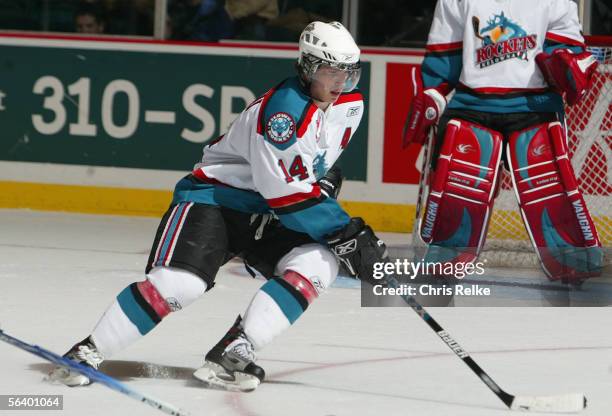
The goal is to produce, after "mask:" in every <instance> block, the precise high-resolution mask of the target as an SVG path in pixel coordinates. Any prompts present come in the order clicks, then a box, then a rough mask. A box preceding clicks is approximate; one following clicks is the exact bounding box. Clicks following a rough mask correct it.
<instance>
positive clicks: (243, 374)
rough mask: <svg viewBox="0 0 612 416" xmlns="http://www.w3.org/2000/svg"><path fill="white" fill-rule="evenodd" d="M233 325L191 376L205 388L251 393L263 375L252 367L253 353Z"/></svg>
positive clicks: (259, 370)
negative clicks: (203, 384) (205, 386)
mask: <svg viewBox="0 0 612 416" xmlns="http://www.w3.org/2000/svg"><path fill="white" fill-rule="evenodd" d="M241 320H242V318H241V317H240V316H238V319H236V322H235V323H234V325H233V326H232V327H231V328H230V330H229V331H228V332H227V334H225V336H224V337H223V338H222V339H221V341H219V343H217V345H215V346H214V347H213V348H212V349H211V350H210V351H209V352H208V353H207V354H206V357H205V362H204V365H203V366H202V367H201V368H200V369H198V370H197V371H196V372H195V373H193V375H194V377H195V378H197V379H198V380H201V381H202V382H204V383H205V384H206V385H207V386H208V387H213V388H219V389H225V390H230V391H244V392H248V391H253V390H255V389H256V388H257V386H259V384H260V383H261V382H262V381H263V379H264V376H265V372H264V370H263V368H261V367H259V366H258V365H256V364H255V352H254V351H253V346H252V344H251V342H250V341H249V339H248V338H247V337H246V335H245V334H244V332H243V331H242V328H241V326H240V322H241Z"/></svg>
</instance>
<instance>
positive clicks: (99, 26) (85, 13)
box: [74, 2, 106, 34]
mask: <svg viewBox="0 0 612 416" xmlns="http://www.w3.org/2000/svg"><path fill="white" fill-rule="evenodd" d="M105 25H106V17H105V13H104V10H103V8H102V7H101V6H100V5H98V4H96V3H89V2H83V3H81V4H80V5H79V7H78V8H77V10H76V12H75V13H74V26H75V30H76V32H78V33H89V34H101V33H104V30H105Z"/></svg>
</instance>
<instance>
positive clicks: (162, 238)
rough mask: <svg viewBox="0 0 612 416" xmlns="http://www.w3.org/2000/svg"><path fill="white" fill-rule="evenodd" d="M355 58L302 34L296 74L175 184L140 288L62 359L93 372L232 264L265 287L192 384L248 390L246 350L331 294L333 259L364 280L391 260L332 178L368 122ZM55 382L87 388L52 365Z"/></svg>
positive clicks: (317, 35)
mask: <svg viewBox="0 0 612 416" xmlns="http://www.w3.org/2000/svg"><path fill="white" fill-rule="evenodd" d="M359 55H360V51H359V48H358V47H357V45H356V44H355V42H354V40H353V38H352V37H351V35H350V33H349V32H348V31H347V30H346V29H345V28H344V27H343V26H342V25H341V24H340V23H338V22H332V23H321V22H313V23H311V24H309V25H308V26H307V27H306V28H305V30H304V31H303V33H302V34H301V36H300V40H299V59H298V61H297V64H296V69H297V76H295V77H292V78H289V79H286V80H284V81H282V82H281V83H280V84H278V85H277V86H275V87H274V88H272V89H270V90H269V91H268V92H267V93H266V94H264V95H263V96H262V97H260V98H258V99H257V100H255V101H254V102H253V103H251V104H250V105H249V106H248V107H247V108H246V109H245V110H244V111H243V112H242V113H241V114H240V115H239V116H238V118H237V119H236V120H235V121H234V122H233V124H232V125H231V127H230V128H229V131H228V132H227V133H226V134H225V135H223V136H221V137H220V138H218V139H217V140H216V141H214V142H213V143H211V144H209V145H207V146H206V147H205V149H204V156H203V158H202V160H201V162H200V163H198V164H197V165H195V168H194V169H193V171H192V173H191V174H190V175H188V176H187V177H185V178H184V179H182V180H181V181H179V182H178V184H177V185H176V188H175V191H174V199H173V201H172V204H171V206H170V208H169V209H168V211H167V212H166V214H165V215H164V217H163V218H162V220H161V223H160V225H159V228H158V230H157V235H156V237H155V241H154V243H153V247H152V249H151V253H150V257H149V261H148V263H147V267H146V279H145V280H144V281H141V282H136V283H133V284H131V285H129V286H128V287H127V288H125V289H124V290H123V291H121V293H119V295H118V296H117V298H116V299H115V301H114V302H113V303H112V304H111V306H110V307H109V308H108V309H107V311H106V312H105V313H104V315H103V316H102V318H101V319H100V321H99V322H98V323H97V325H96V326H95V328H94V329H93V331H92V333H91V335H90V336H88V337H87V338H86V339H85V340H83V341H82V342H80V343H78V344H76V345H75V346H74V347H73V348H72V349H71V350H70V351H69V352H68V353H67V356H68V357H70V358H71V359H73V360H76V361H79V362H82V363H84V364H86V365H89V366H92V367H96V368H97V367H98V365H99V364H100V363H101V362H102V360H103V359H104V358H108V357H110V356H112V355H113V354H114V353H116V352H118V351H120V350H122V349H124V348H125V347H127V346H128V345H129V344H131V343H132V342H134V341H136V340H137V339H139V338H140V337H142V336H143V335H145V334H146V333H148V332H149V331H151V330H152V329H153V328H154V327H155V326H156V325H157V324H158V323H159V322H160V321H161V320H162V319H163V318H164V317H165V316H167V315H168V314H169V313H171V312H175V311H178V310H180V309H182V308H185V307H187V306H188V305H189V304H191V303H192V302H193V301H195V300H196V299H197V298H199V297H200V296H201V295H203V294H204V292H206V291H208V290H210V289H212V287H213V286H214V282H215V276H216V274H217V271H218V269H219V267H220V266H221V265H223V264H224V263H225V262H227V261H228V260H229V259H231V258H232V257H235V256H239V257H241V258H243V259H244V261H245V263H246V264H247V265H248V267H249V268H254V269H256V270H258V271H260V272H261V273H262V274H263V275H264V276H265V277H266V278H268V279H269V280H268V281H267V282H266V283H265V284H264V285H263V286H262V287H261V289H260V290H259V291H258V292H257V293H256V294H255V295H254V297H253V299H252V300H251V303H250V304H249V305H248V307H247V309H246V312H245V313H244V317H241V316H239V317H238V319H237V320H236V322H235V323H234V325H233V326H232V327H231V328H230V330H229V331H228V332H227V334H226V335H225V336H224V337H223V339H222V340H221V341H220V342H219V343H218V344H217V345H216V346H215V347H213V348H212V349H211V350H210V351H209V352H208V353H207V354H206V356H205V364H204V366H203V367H202V368H200V369H199V370H197V371H196V372H195V373H194V375H195V377H196V378H199V379H201V380H203V381H204V382H205V383H207V384H209V385H213V386H219V387H225V388H229V389H239V390H245V391H246V390H252V389H255V388H256V387H257V386H258V385H259V383H260V382H261V381H262V380H263V379H264V370H263V369H262V368H261V367H259V366H258V365H257V364H255V353H254V351H256V350H259V349H261V348H263V347H264V346H265V345H266V344H268V343H269V342H270V341H271V340H272V339H273V338H274V337H276V336H277V335H279V334H280V333H281V332H283V331H284V330H286V329H287V328H288V327H289V326H290V325H291V324H292V323H293V322H295V320H296V319H298V318H299V317H300V315H302V313H303V312H304V311H305V310H306V308H307V307H308V305H309V304H311V303H312V302H313V301H314V300H315V299H316V298H317V297H318V296H319V294H320V293H322V292H323V291H324V290H325V289H327V288H328V287H329V286H330V284H331V283H332V282H333V280H334V279H335V277H336V275H337V272H338V262H337V261H338V259H339V260H341V261H342V262H343V263H344V264H345V265H346V267H347V269H348V270H349V271H350V272H351V273H353V274H354V275H357V276H358V277H360V278H362V279H368V278H371V277H372V265H373V263H374V262H379V261H383V260H384V259H386V257H387V254H386V248H385V245H384V244H383V243H382V241H380V240H379V239H378V238H377V237H376V236H375V235H374V233H373V232H372V230H371V228H370V227H369V226H367V225H366V224H365V223H364V222H363V220H362V219H361V218H350V217H349V215H347V213H346V212H345V211H344V210H343V209H342V208H341V207H340V205H339V204H338V202H337V201H336V199H335V198H336V196H337V194H338V192H339V189H340V185H341V181H342V177H341V176H340V173H339V171H338V170H337V169H330V168H331V167H332V166H333V165H334V163H335V162H336V160H337V159H338V157H339V156H340V155H341V154H342V152H343V150H344V149H345V148H346V146H347V145H348V144H349V142H350V140H351V137H352V136H353V134H354V133H355V131H356V130H357V128H358V126H359V123H360V120H361V117H362V115H363V112H364V103H363V97H362V95H361V93H360V92H359V91H357V90H355V87H356V85H357V83H358V81H359V77H360V71H361V69H360V61H359ZM272 214H273V215H272ZM51 379H53V380H58V381H60V382H63V383H64V384H67V385H70V386H75V385H85V384H88V383H89V380H88V379H87V377H85V376H83V375H80V374H77V373H74V372H72V371H69V370H67V369H64V368H59V367H58V368H56V369H54V371H53V372H52V374H51Z"/></svg>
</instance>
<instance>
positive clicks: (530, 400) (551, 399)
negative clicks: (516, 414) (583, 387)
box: [510, 393, 587, 413]
mask: <svg viewBox="0 0 612 416" xmlns="http://www.w3.org/2000/svg"><path fill="white" fill-rule="evenodd" d="M586 405H587V399H586V397H585V396H584V394H580V393H574V394H562V395H559V396H516V397H515V398H514V400H512V405H511V406H510V409H511V410H522V411H532V412H554V413H577V412H579V411H581V410H583V409H585V408H586Z"/></svg>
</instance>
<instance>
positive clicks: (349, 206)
mask: <svg viewBox="0 0 612 416" xmlns="http://www.w3.org/2000/svg"><path fill="white" fill-rule="evenodd" d="M171 200H172V192H171V191H159V190H147V189H130V188H110V187H97V186H80V185H59V184H41V183H30V182H3V181H0V208H28V209H35V210H42V211H67V212H80V213H86V214H111V215H133V216H145V217H161V216H162V215H163V213H164V212H165V211H166V209H167V208H168V205H169V204H170V201H171ZM340 205H342V207H343V208H344V209H345V210H346V211H347V212H348V213H349V214H350V215H351V216H359V217H363V218H364V219H365V221H366V222H367V223H368V224H370V225H371V226H372V228H374V229H375V230H377V231H390V232H391V231H393V232H410V230H411V229H412V221H413V219H414V212H415V206H414V205H400V204H383V203H376V202H354V201H340Z"/></svg>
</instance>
